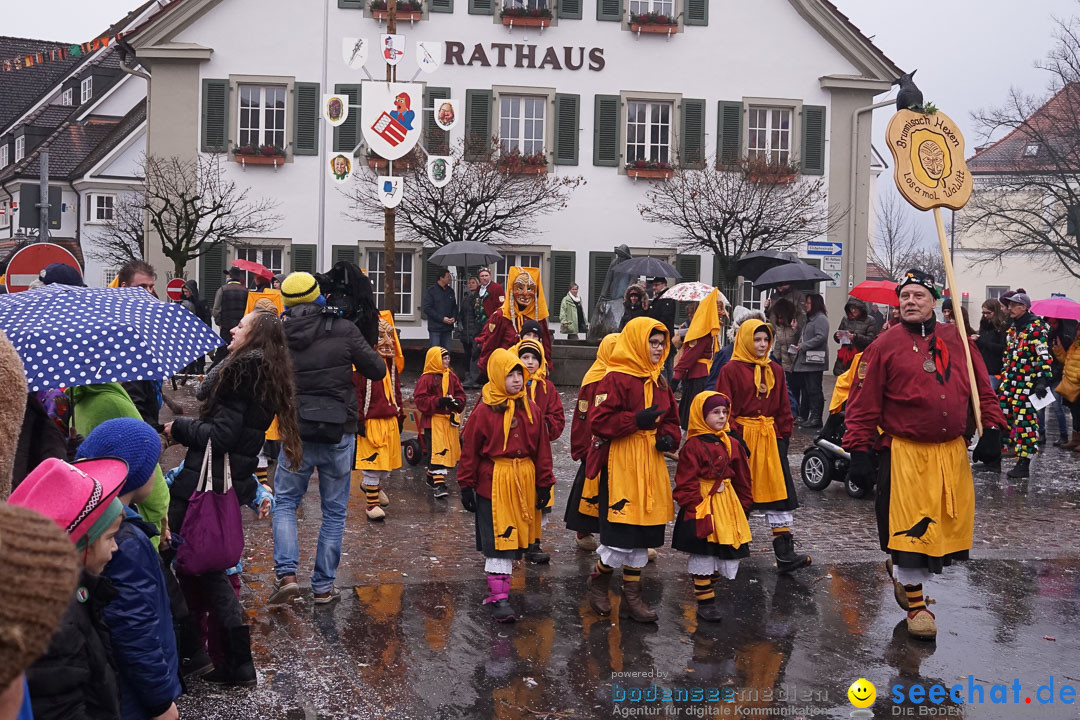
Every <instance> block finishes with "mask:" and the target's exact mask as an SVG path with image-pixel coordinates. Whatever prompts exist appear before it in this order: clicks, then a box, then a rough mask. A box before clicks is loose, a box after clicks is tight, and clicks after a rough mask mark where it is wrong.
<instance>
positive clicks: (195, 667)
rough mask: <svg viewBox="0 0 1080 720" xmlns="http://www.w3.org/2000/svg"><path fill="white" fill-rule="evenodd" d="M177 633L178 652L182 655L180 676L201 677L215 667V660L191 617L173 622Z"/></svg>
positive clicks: (185, 677)
mask: <svg viewBox="0 0 1080 720" xmlns="http://www.w3.org/2000/svg"><path fill="white" fill-rule="evenodd" d="M173 631H174V633H175V635H176V654H177V655H179V656H180V676H181V677H182V678H184V679H185V680H190V679H193V678H200V677H202V676H203V675H206V674H207V673H208V672H210V671H211V670H213V669H214V662H213V661H212V660H211V659H210V656H209V655H208V654H207V653H206V649H205V648H204V647H203V646H202V639H201V638H200V637H199V631H198V630H196V629H195V627H194V625H192V623H191V620H190V617H189V618H185V619H184V620H183V621H178V622H174V623H173Z"/></svg>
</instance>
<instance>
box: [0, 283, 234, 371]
mask: <svg viewBox="0 0 1080 720" xmlns="http://www.w3.org/2000/svg"><path fill="white" fill-rule="evenodd" d="M0 330H3V331H4V333H5V334H7V336H8V338H9V339H10V340H11V344H12V345H14V346H15V349H16V350H17V351H18V353H19V356H20V357H21V358H22V361H23V366H24V370H25V372H26V382H27V385H28V386H29V389H30V390H31V391H37V390H44V389H47V388H60V387H76V386H79V385H96V384H98V383H106V382H121V381H128V380H157V379H164V378H167V377H170V376H171V375H173V374H174V373H177V372H179V371H180V370H181V369H182V368H184V367H185V366H187V365H188V363H190V362H191V361H192V360H195V359H196V358H199V357H202V356H203V355H205V354H207V353H208V352H210V351H211V350H213V349H215V348H216V347H218V346H219V345H221V338H219V337H218V336H217V335H216V334H215V333H214V331H213V330H211V329H210V328H209V327H207V326H206V324H205V323H203V322H202V321H201V320H199V318H197V317H195V316H194V315H193V314H191V313H190V312H188V311H187V310H185V309H184V308H183V307H181V306H180V305H178V304H176V303H167V302H162V301H160V300H158V299H157V298H155V297H154V296H152V295H151V294H150V293H148V292H146V291H145V290H143V289H142V288H134V287H131V288H127V287H125V288H77V287H70V286H68V285H46V286H45V287H42V288H37V289H35V290H27V291H26V292H21V293H14V294H12V295H3V296H0Z"/></svg>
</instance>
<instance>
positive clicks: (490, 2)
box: [469, 0, 495, 15]
mask: <svg viewBox="0 0 1080 720" xmlns="http://www.w3.org/2000/svg"><path fill="white" fill-rule="evenodd" d="M494 13H495V0H469V14H470V15H493V14H494Z"/></svg>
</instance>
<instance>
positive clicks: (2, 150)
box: [0, 142, 10, 168]
mask: <svg viewBox="0 0 1080 720" xmlns="http://www.w3.org/2000/svg"><path fill="white" fill-rule="evenodd" d="M8 165H10V163H9V162H8V144H7V143H6V142H5V143H4V144H3V145H0V168H6V167H7V166H8Z"/></svg>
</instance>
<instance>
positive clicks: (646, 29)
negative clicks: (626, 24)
mask: <svg viewBox="0 0 1080 720" xmlns="http://www.w3.org/2000/svg"><path fill="white" fill-rule="evenodd" d="M678 29H679V26H678V25H663V24H659V23H630V32H635V33H655V34H658V35H674V34H675V32H676V31H677V30H678Z"/></svg>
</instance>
